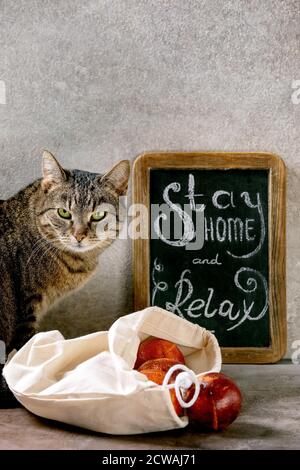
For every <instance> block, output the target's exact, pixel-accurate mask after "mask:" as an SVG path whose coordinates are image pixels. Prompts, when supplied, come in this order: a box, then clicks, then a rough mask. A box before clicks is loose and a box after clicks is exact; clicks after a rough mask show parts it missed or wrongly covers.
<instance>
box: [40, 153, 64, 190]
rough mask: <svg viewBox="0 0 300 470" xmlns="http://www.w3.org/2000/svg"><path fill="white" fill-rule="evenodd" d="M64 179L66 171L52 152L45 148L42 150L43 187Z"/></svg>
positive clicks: (48, 186) (45, 187) (46, 187)
mask: <svg viewBox="0 0 300 470" xmlns="http://www.w3.org/2000/svg"><path fill="white" fill-rule="evenodd" d="M65 180H66V173H65V171H64V169H63V168H62V167H61V166H60V164H59V163H58V161H57V160H56V158H55V157H54V156H53V155H52V153H50V152H48V150H45V151H44V152H43V179H42V187H43V189H49V188H50V186H52V185H56V184H59V183H62V182H64V181H65Z"/></svg>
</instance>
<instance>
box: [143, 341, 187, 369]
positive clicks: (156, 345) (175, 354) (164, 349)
mask: <svg viewBox="0 0 300 470" xmlns="http://www.w3.org/2000/svg"><path fill="white" fill-rule="evenodd" d="M162 358H167V359H173V360H174V361H176V363H177V364H178V363H180V364H184V363H185V361H184V356H183V354H182V352H181V351H180V350H179V348H178V347H177V346H176V344H174V343H171V342H170V341H167V340H165V339H160V338H148V339H146V340H145V341H143V342H142V343H141V344H140V346H139V349H138V352H137V357H136V362H135V365H134V368H135V369H138V368H139V367H140V366H141V365H142V364H143V363H144V362H146V361H149V360H150V359H162Z"/></svg>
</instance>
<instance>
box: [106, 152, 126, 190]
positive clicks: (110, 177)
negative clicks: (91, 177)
mask: <svg viewBox="0 0 300 470" xmlns="http://www.w3.org/2000/svg"><path fill="white" fill-rule="evenodd" d="M129 175H130V164H129V160H121V161H120V162H119V163H117V164H116V165H115V166H114V167H113V168H112V169H111V170H110V171H108V172H107V173H105V175H103V176H102V177H101V180H100V182H101V184H103V183H104V184H105V183H107V182H108V183H110V184H111V185H112V186H113V187H114V188H115V189H116V191H117V192H118V194H125V193H126V191H127V186H128V180H129Z"/></svg>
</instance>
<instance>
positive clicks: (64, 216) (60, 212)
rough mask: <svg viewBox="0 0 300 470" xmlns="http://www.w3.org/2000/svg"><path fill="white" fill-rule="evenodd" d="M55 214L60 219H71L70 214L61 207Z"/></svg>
mask: <svg viewBox="0 0 300 470" xmlns="http://www.w3.org/2000/svg"><path fill="white" fill-rule="evenodd" d="M57 213H58V215H59V216H60V217H61V218H62V219H71V218H72V214H71V212H69V211H67V210H66V209H64V208H63V207H60V208H59V209H57Z"/></svg>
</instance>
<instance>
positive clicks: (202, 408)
mask: <svg viewBox="0 0 300 470" xmlns="http://www.w3.org/2000/svg"><path fill="white" fill-rule="evenodd" d="M201 380H202V382H204V384H203V385H201V388H200V394H199V397H198V398H197V401H196V403H195V404H194V405H193V406H192V407H191V408H188V409H187V413H188V416H189V418H190V421H192V422H195V423H197V424H199V425H200V426H201V427H203V428H206V429H211V430H214V431H219V430H223V429H225V428H227V426H229V424H231V423H232V422H233V421H234V420H235V419H236V417H237V416H238V414H239V412H240V409H241V403H242V395H241V392H240V390H239V388H238V387H237V386H236V384H235V383H234V382H233V380H231V379H230V378H229V377H226V375H224V374H221V373H220V374H219V373H210V374H207V375H204V376H203V377H202V378H201ZM193 394H194V386H193V387H191V388H190V389H189V391H188V394H187V398H186V401H189V400H190V399H191V398H192V396H193Z"/></svg>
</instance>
